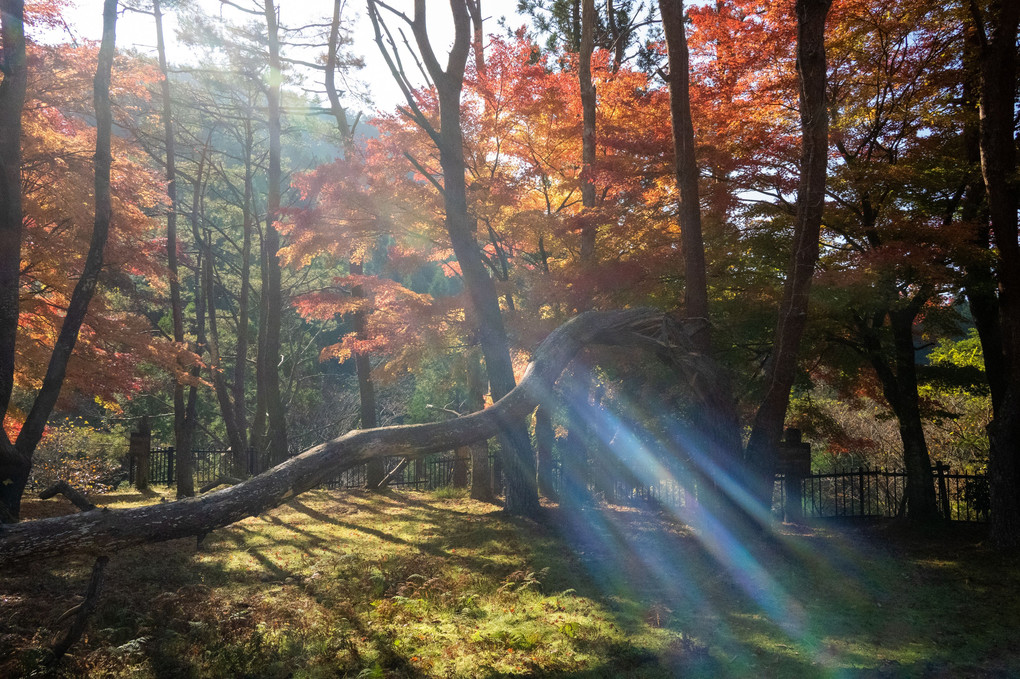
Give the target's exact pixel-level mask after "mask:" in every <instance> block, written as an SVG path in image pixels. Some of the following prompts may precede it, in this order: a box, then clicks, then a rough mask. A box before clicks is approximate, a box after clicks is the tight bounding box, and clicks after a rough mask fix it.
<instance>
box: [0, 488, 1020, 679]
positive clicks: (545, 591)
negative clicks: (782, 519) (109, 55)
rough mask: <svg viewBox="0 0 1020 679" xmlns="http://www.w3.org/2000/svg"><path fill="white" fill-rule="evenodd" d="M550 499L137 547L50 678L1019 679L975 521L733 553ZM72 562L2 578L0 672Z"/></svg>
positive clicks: (275, 526)
mask: <svg viewBox="0 0 1020 679" xmlns="http://www.w3.org/2000/svg"><path fill="white" fill-rule="evenodd" d="M440 495H441V496H440ZM107 499H108V500H109V501H110V505H111V506H114V505H116V504H118V503H119V504H124V503H126V504H132V503H137V502H140V501H153V500H157V501H158V498H153V497H150V498H148V499H143V498H139V497H137V496H126V495H125V496H111V497H108V498H107ZM55 506H56V505H53V504H50V503H41V502H38V503H37V506H33V507H32V508H31V509H30V511H32V510H35V511H38V512H41V513H45V512H46V511H53V509H52V508H53V507H55ZM546 512H547V513H546V516H545V517H544V520H543V521H542V522H539V523H536V522H532V521H526V520H510V519H507V518H505V517H503V516H502V515H501V514H500V513H499V512H497V511H494V508H493V507H492V506H491V505H486V504H481V503H477V502H474V501H471V500H469V499H466V498H464V497H463V496H462V495H460V494H454V493H443V494H439V495H437V494H425V493H405V492H400V493H397V492H392V493H386V494H382V495H373V494H367V493H361V492H353V493H345V494H339V493H329V492H326V491H316V492H312V493H307V494H305V495H303V496H301V497H299V498H297V499H295V500H293V501H292V502H291V503H289V504H288V505H287V506H285V507H281V508H279V509H277V510H275V511H272V512H269V513H267V514H265V515H263V516H260V517H253V518H250V519H246V520H245V521H242V522H239V523H237V524H235V525H234V526H232V527H230V528H227V529H223V530H219V531H215V532H214V533H213V534H211V535H209V536H208V537H206V539H205V540H204V541H203V543H202V544H201V545H197V546H196V543H195V541H194V540H179V541H175V542H171V543H166V544H162V545H154V546H151V547H146V548H143V549H136V550H131V551H128V552H125V553H122V554H119V555H116V556H115V557H114V558H113V559H111V562H110V565H109V567H108V576H107V583H106V588H105V589H104V594H103V598H102V601H101V603H100V605H99V607H98V609H97V612H96V614H95V616H94V617H93V618H92V619H91V621H90V623H89V628H88V632H87V636H86V638H85V639H83V640H82V642H80V643H79V645H78V646H76V647H75V648H74V649H72V653H71V656H70V657H68V658H67V659H65V661H64V663H63V664H62V666H61V668H60V671H59V674H63V675H65V676H89V677H102V676H111V677H234V676H238V677H239V676H248V677H290V676H293V677H336V676H340V677H431V676H438V677H444V676H450V677H500V676H508V675H532V676H564V677H567V676H570V677H672V676H704V677H717V676H724V677H725V676H733V677H742V676H776V677H814V676H818V677H827V676H833V677H881V676H888V677H900V676H919V677H920V676H945V677H950V676H989V677H991V676H1011V675H1012V676H1015V675H1017V674H1020V650H1016V644H1015V643H1014V641H1015V639H1016V637H1017V633H1018V632H1020V619H1018V616H1017V612H1018V611H1020V586H1018V585H1020V568H1018V566H1017V565H1016V562H1015V560H1010V559H1007V558H1005V557H1000V556H997V555H995V554H994V553H993V552H991V551H990V550H989V549H987V548H986V547H984V546H983V544H982V542H981V538H982V536H981V534H980V532H978V529H974V528H970V529H961V528H953V529H951V530H950V529H947V530H948V532H940V533H938V534H935V535H929V536H921V537H918V536H915V535H911V534H909V533H906V532H904V531H902V530H900V529H897V528H895V527H893V528H890V527H885V528H882V527H874V526H872V527H852V528H848V527H843V528H840V529H838V530H837V529H835V528H828V529H823V528H815V529H797V530H793V529H790V530H787V531H785V532H784V533H782V534H781V535H779V536H778V537H777V538H776V539H774V540H769V541H767V542H765V543H761V542H755V543H753V544H750V545H747V546H746V547H747V548H746V549H738V548H735V547H734V545H732V544H729V543H728V542H727V541H726V540H725V539H719V537H720V536H704V535H701V536H699V535H696V534H694V533H692V532H691V531H690V530H688V529H686V528H685V527H684V525H683V524H682V523H680V522H679V521H677V520H675V519H674V518H673V517H669V516H667V515H664V514H659V513H656V512H653V511H638V510H635V509H628V508H621V507H610V508H593V507H588V508H584V509H582V510H577V511H573V512H567V511H566V510H562V509H560V508H557V507H549V508H547V510H546ZM89 567H90V564H89V563H87V562H85V561H81V562H68V563H47V564H40V565H39V567H38V568H34V569H32V570H31V572H26V573H15V574H4V577H3V578H2V579H0V613H2V616H0V676H23V675H27V674H29V673H31V672H32V671H33V670H36V669H38V668H39V667H40V663H41V660H42V658H44V657H45V649H46V648H47V647H48V646H49V644H50V643H51V641H52V638H53V637H54V635H55V634H56V633H57V632H58V631H59V626H56V625H54V621H55V620H56V619H57V618H58V617H59V615H60V613H62V612H63V611H64V610H66V609H67V608H69V607H70V606H71V605H73V604H74V603H76V602H77V600H79V599H78V598H76V594H78V595H79V596H80V593H81V592H83V591H84V586H85V579H86V578H87V575H88V572H89Z"/></svg>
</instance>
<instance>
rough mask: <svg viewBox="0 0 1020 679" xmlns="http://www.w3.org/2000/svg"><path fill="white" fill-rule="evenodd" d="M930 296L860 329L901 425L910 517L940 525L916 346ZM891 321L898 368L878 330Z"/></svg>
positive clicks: (920, 296)
mask: <svg viewBox="0 0 1020 679" xmlns="http://www.w3.org/2000/svg"><path fill="white" fill-rule="evenodd" d="M929 297H930V292H922V293H919V294H918V295H916V296H915V297H914V298H913V299H912V300H910V302H909V303H908V304H907V305H905V307H904V308H901V309H892V310H888V311H885V312H879V313H876V314H874V318H875V319H876V321H875V322H874V324H873V325H872V326H870V327H868V326H862V327H860V329H859V330H860V333H861V336H862V340H863V341H862V345H863V349H864V354H865V355H866V356H867V358H868V361H869V362H870V363H871V367H872V369H873V370H874V371H875V375H876V376H877V377H878V379H879V382H881V384H882V393H883V395H884V396H885V400H886V401H887V402H888V403H889V407H890V408H892V411H893V413H894V414H895V415H896V422H897V424H898V426H899V430H900V441H901V442H902V444H903V465H904V467H905V469H906V472H907V488H906V498H907V516H908V518H910V519H911V520H912V521H917V522H922V523H923V522H931V521H934V520H935V519H937V518H938V514H939V510H938V504H937V502H936V500H935V485H934V481H933V477H932V473H931V457H930V456H929V453H928V442H927V440H926V438H925V435H924V427H923V426H922V421H921V410H920V397H919V395H918V392H917V365H916V360H917V358H916V354H915V352H916V350H915V348H914V320H915V319H916V318H917V314H918V313H919V312H920V310H921V307H922V306H923V305H924V303H925V302H926V301H927V299H928V298H929ZM886 317H888V319H889V330H890V333H891V334H892V340H893V341H892V346H893V356H892V365H890V364H889V357H888V352H887V350H883V347H882V343H881V341H880V340H879V337H878V332H880V328H879V327H876V326H879V325H881V323H882V321H883V320H884V318H886Z"/></svg>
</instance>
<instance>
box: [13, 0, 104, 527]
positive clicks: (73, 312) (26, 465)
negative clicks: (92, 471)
mask: <svg viewBox="0 0 1020 679" xmlns="http://www.w3.org/2000/svg"><path fill="white" fill-rule="evenodd" d="M3 9H5V10H6V9H12V10H13V11H14V12H15V14H16V16H15V17H14V18H13V19H12V20H11V22H10V23H8V20H7V19H8V18H7V16H6V15H5V16H4V22H5V23H4V31H5V34H4V40H5V43H4V46H5V48H6V46H7V45H8V43H7V42H6V41H7V39H8V36H7V32H8V30H9V31H10V32H13V31H15V30H16V29H17V28H18V27H22V28H23V23H22V22H20V21H18V19H19V18H20V17H21V14H19V12H20V5H19V6H17V7H8V6H7V5H4V6H3ZM116 25H117V1H116V0H105V2H104V4H103V38H102V42H101V43H100V48H99V58H98V63H97V67H96V76H95V80H94V85H93V99H94V102H95V114H96V154H95V160H94V167H95V181H94V196H95V220H94V222H93V228H92V237H91V239H90V241H89V251H88V254H87V255H86V257H85V265H84V267H83V268H82V272H81V276H80V277H79V278H78V282H77V283H76V284H75V286H74V291H73V292H72V293H71V300H70V302H69V303H68V306H67V312H66V313H65V315H64V321H63V323H62V324H61V326H60V333H59V334H58V335H57V340H56V343H55V344H54V346H53V352H52V353H51V354H50V360H49V363H48V365H47V367H46V375H45V376H44V377H43V383H42V386H41V387H40V389H39V391H38V392H37V393H36V396H35V400H34V401H33V403H32V408H31V409H30V410H29V413H28V416H27V417H26V418H25V422H24V424H23V425H22V427H21V431H20V432H19V433H18V438H17V439H16V440H15V442H14V445H10V444H9V442H8V440H7V437H6V434H4V435H3V439H0V442H2V444H3V445H0V521H2V522H13V521H17V520H18V518H19V515H20V512H21V496H22V495H23V494H24V492H25V485H26V483H27V482H28V473H29V471H30V470H31V468H32V455H33V453H34V452H35V448H36V446H37V445H38V444H39V440H40V439H41V438H42V435H43V431H44V429H45V427H46V421H47V420H48V419H49V417H50V413H52V412H53V406H54V405H56V402H57V397H58V396H60V388H61V387H62V386H63V383H64V376H65V375H66V374H67V362H68V361H69V360H70V358H71V353H72V352H73V351H74V346H75V344H76V343H77V341H78V333H79V331H80V330H81V325H82V323H83V322H84V321H85V315H86V313H87V312H88V306H89V302H91V301H92V295H93V294H94V293H95V289H96V284H97V283H98V282H99V274H100V272H101V270H102V268H103V250H104V248H105V247H106V240H107V235H108V234H109V231H110V220H111V216H112V207H111V199H110V167H111V165H112V162H113V158H112V155H111V151H110V149H111V134H112V126H113V115H112V111H111V107H110V74H111V71H112V68H113V56H114V42H115V40H116ZM8 26H9V29H8ZM22 39H23V37H22ZM16 43H17V39H16V38H12V41H11V43H10V44H11V45H12V46H13V47H16ZM5 59H6V57H5ZM17 60H18V56H17V55H16V54H15V56H14V61H15V62H17ZM5 67H6V64H5ZM5 82H6V76H5ZM5 94H7V93H5ZM14 94H16V93H11V96H14ZM4 105H6V102H5V104H4ZM19 169H20V168H19ZM5 172H6V170H5ZM19 190H20V183H19ZM8 200H9V199H8ZM19 256H20V251H19ZM19 261H20V260H19ZM7 282H8V281H4V283H7ZM0 428H2V427H0ZM7 481H10V483H7Z"/></svg>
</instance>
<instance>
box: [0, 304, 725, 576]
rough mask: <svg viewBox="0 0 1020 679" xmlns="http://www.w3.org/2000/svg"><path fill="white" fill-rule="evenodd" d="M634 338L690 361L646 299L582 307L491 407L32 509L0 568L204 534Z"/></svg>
mask: <svg viewBox="0 0 1020 679" xmlns="http://www.w3.org/2000/svg"><path fill="white" fill-rule="evenodd" d="M591 344H607V345H614V346H627V347H632V348H634V349H639V348H643V349H646V350H650V351H652V352H654V353H655V354H656V355H658V356H660V357H661V358H663V359H664V360H667V361H668V362H669V363H670V364H671V365H673V366H674V367H679V368H681V369H685V370H690V371H698V370H702V369H705V366H703V365H699V364H697V363H696V359H697V357H696V356H692V354H691V345H690V339H689V338H688V337H687V336H686V334H685V333H684V331H683V330H682V329H681V328H679V327H677V326H675V325H674V324H671V323H670V322H669V319H668V318H667V317H665V316H664V315H663V314H662V313H660V312H657V311H652V310H648V309H629V310H626V311H604V312H594V311H591V312H586V313H583V314H581V315H579V316H577V317H575V318H573V319H571V320H570V321H568V322H567V323H565V324H564V325H562V326H560V327H559V328H557V329H556V330H554V331H553V332H552V333H550V335H549V336H548V337H547V338H546V339H545V340H544V341H543V342H542V343H541V345H540V346H539V347H538V348H537V349H536V350H535V352H534V353H533V358H532V361H531V363H530V364H529V365H528V368H527V370H526V371H525V374H524V378H523V379H522V380H521V383H520V384H519V385H517V387H515V388H514V389H513V390H511V391H510V392H509V393H507V394H506V395H505V396H504V397H503V398H502V399H500V400H499V401H498V402H497V403H495V404H494V405H493V406H492V407H490V408H486V409H485V410H481V411H479V412H475V413H471V414H469V415H464V416H463V417H458V418H456V419H453V420H449V421H446V422H440V423H429V424H414V425H402V426H391V427H377V428H376V429H368V430H355V431H352V432H349V433H348V434H346V435H344V436H341V437H339V438H337V439H333V440H332V441H328V442H326V443H323V444H321V445H318V446H315V447H314V448H311V449H309V450H306V451H305V452H303V453H301V454H300V455H297V456H295V457H293V458H291V459H288V460H287V461H285V462H283V463H281V464H280V465H278V466H277V467H275V468H273V469H271V470H270V471H268V472H265V473H263V474H260V475H259V476H257V477H255V478H252V479H249V480H248V481H245V482H244V483H241V484H238V485H235V486H231V487H230V488H225V489H223V490H219V491H215V492H212V493H209V494H208V495H203V496H200V497H197V498H186V499H183V500H178V501H176V502H171V503H162V504H154V505H147V506H144V507H136V508H131V509H119V510H110V509H95V510H93V511H90V512H81V513H78V514H73V515H68V516H63V517H57V518H53V519H41V520H38V521H30V522H25V523H22V524H18V525H14V526H9V527H6V529H5V530H4V532H3V533H2V534H0V568H12V567H15V566H17V565H19V564H24V563H28V562H32V561H40V560H44V559H50V558H52V557H57V556H63V555H67V554H73V553H83V552H85V553H96V554H112V553H114V552H116V551H118V550H121V549H124V548H127V547H131V546H134V545H141V544H146V543H152V542H160V541H165V540H173V539H176V538H181V537H189V536H195V535H206V534H207V533H209V532H210V531H212V530H215V529H216V528H221V527H223V526H226V525H229V524H231V523H233V522H235V521H238V520H240V519H243V518H245V517H247V516H253V515H257V514H259V513H261V512H264V511H266V510H269V509H272V508H273V507H276V506H278V505H279V504H281V503H283V502H285V501H286V500H288V499H290V498H292V497H294V496H295V495H297V494H299V493H302V492H304V491H306V490H309V489H311V488H315V487H316V486H318V485H320V484H322V483H323V482H325V481H326V480H328V479H329V478H332V477H333V476H335V475H336V474H338V473H340V472H342V471H343V470H345V469H350V468H351V467H353V466H355V465H357V464H360V463H363V462H365V461H367V460H369V459H371V458H373V457H379V456H386V455H396V456H403V457H408V458H415V457H420V456H422V455H427V454H429V453H435V452H440V451H444V450H450V449H452V448H456V447H458V446H461V445H466V444H468V443H470V442H472V441H481V440H484V439H486V438H489V437H491V436H493V435H494V434H496V433H497V432H498V431H499V430H500V429H502V428H504V427H505V426H506V424H505V423H506V422H507V421H517V420H520V419H522V418H523V417H525V416H526V415H527V414H528V413H529V412H531V411H532V410H534V408H535V406H536V405H537V404H538V403H541V402H545V403H548V402H549V398H550V397H549V395H550V394H551V393H552V389H553V386H554V384H555V382H556V379H557V378H558V377H559V375H560V373H561V372H562V370H563V369H564V368H565V367H566V365H567V364H568V363H569V362H570V361H571V359H572V358H573V357H574V355H575V354H576V353H577V352H578V351H579V350H580V349H581V348H582V347H584V346H586V345H591Z"/></svg>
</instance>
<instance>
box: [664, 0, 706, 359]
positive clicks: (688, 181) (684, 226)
mask: <svg viewBox="0 0 1020 679" xmlns="http://www.w3.org/2000/svg"><path fill="white" fill-rule="evenodd" d="M659 9H660V12H661V13H662V28H663V31H664V32H665V34H666V46H667V48H668V52H669V111H670V117H671V119H672V121H673V150H674V156H675V157H674V162H675V170H676V185H677V189H678V190H679V193H680V210H679V217H680V243H681V254H682V256H683V261H684V315H685V316H686V317H687V318H704V319H706V320H707V319H708V279H707V272H706V268H705V242H704V239H703V237H702V232H701V204H700V201H699V199H698V164H697V160H696V158H695V154H694V150H695V149H694V121H693V119H692V118H691V94H690V86H691V76H690V57H689V55H688V51H687V35H686V33H685V31H684V8H683V2H682V0H660V2H659ZM709 334H710V333H709V332H708V325H707V324H706V325H705V332H703V333H698V334H696V335H695V341H696V342H697V346H698V349H699V350H700V351H703V352H705V353H708V351H709V350H710V348H711V339H710V337H709Z"/></svg>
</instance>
